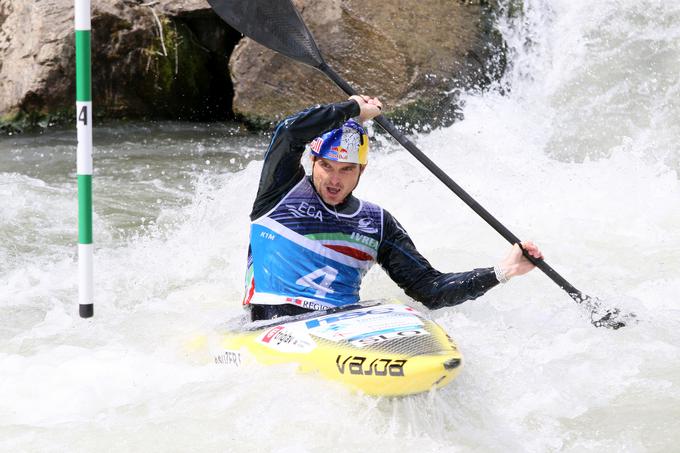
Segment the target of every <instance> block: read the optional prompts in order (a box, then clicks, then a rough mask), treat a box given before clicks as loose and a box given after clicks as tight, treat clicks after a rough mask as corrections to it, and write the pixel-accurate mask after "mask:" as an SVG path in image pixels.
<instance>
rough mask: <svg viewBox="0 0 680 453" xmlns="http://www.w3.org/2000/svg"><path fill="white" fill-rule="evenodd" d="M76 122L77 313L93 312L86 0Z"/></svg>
mask: <svg viewBox="0 0 680 453" xmlns="http://www.w3.org/2000/svg"><path fill="white" fill-rule="evenodd" d="M75 27H76V124H77V129H78V151H77V163H76V165H77V168H78V170H77V174H78V302H79V303H80V308H79V312H80V316H81V317H82V318H90V317H92V315H93V314H94V297H93V292H94V282H93V271H92V265H93V261H94V247H93V245H92V81H91V80H92V77H91V73H92V70H91V62H90V53H91V51H90V48H91V38H90V36H91V33H90V0H75Z"/></svg>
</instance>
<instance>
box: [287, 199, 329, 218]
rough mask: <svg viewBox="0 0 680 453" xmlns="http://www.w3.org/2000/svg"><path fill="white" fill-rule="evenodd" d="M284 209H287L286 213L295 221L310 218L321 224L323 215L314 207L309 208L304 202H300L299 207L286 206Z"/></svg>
mask: <svg viewBox="0 0 680 453" xmlns="http://www.w3.org/2000/svg"><path fill="white" fill-rule="evenodd" d="M286 208H288V213H289V214H290V215H292V216H293V217H295V218H297V219H300V218H303V217H311V218H313V219H316V220H318V221H319V222H323V214H322V213H321V211H319V210H318V209H316V208H315V207H314V206H310V205H309V203H307V202H305V201H303V202H301V203H300V206H295V205H292V204H287V205H286Z"/></svg>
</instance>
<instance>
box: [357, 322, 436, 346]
mask: <svg viewBox="0 0 680 453" xmlns="http://www.w3.org/2000/svg"><path fill="white" fill-rule="evenodd" d="M422 335H430V332H428V331H427V330H425V329H423V328H420V327H412V328H410V329H408V328H404V327H400V328H398V329H391V330H386V331H384V332H382V333H372V334H370V335H366V336H361V337H359V338H353V339H352V340H350V343H351V344H352V345H353V346H356V347H357V348H364V347H366V346H373V345H376V344H378V343H383V342H385V341H389V340H396V339H399V338H411V337H418V336H422Z"/></svg>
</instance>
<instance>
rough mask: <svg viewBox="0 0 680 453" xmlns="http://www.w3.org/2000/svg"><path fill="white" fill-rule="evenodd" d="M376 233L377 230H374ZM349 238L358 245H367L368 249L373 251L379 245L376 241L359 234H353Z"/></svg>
mask: <svg viewBox="0 0 680 453" xmlns="http://www.w3.org/2000/svg"><path fill="white" fill-rule="evenodd" d="M377 231H378V230H376V232H377ZM351 237H352V239H354V240H355V241H357V242H359V243H360V244H364V245H367V246H368V247H370V248H372V249H374V250H375V249H377V248H378V245H379V243H378V241H376V240H375V239H373V238H369V237H368V236H364V235H363V234H359V233H356V232H353V233H352V235H351Z"/></svg>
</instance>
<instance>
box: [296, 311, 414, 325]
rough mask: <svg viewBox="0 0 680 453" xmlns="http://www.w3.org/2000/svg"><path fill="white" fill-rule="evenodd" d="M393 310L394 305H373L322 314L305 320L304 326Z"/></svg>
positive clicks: (324, 323) (381, 313) (380, 313)
mask: <svg viewBox="0 0 680 453" xmlns="http://www.w3.org/2000/svg"><path fill="white" fill-rule="evenodd" d="M402 310H407V311H413V310H412V309H410V308H409V307H404V308H402ZM395 311H396V310H395V308H394V307H375V308H370V309H368V310H361V311H350V312H347V313H339V314H337V315H330V316H323V317H321V318H317V319H310V320H309V321H307V322H305V326H307V328H308V329H313V328H315V327H319V326H323V325H328V324H333V323H336V322H338V321H344V320H346V319H352V318H359V317H361V316H366V315H384V314H387V313H393V312H395Z"/></svg>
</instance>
